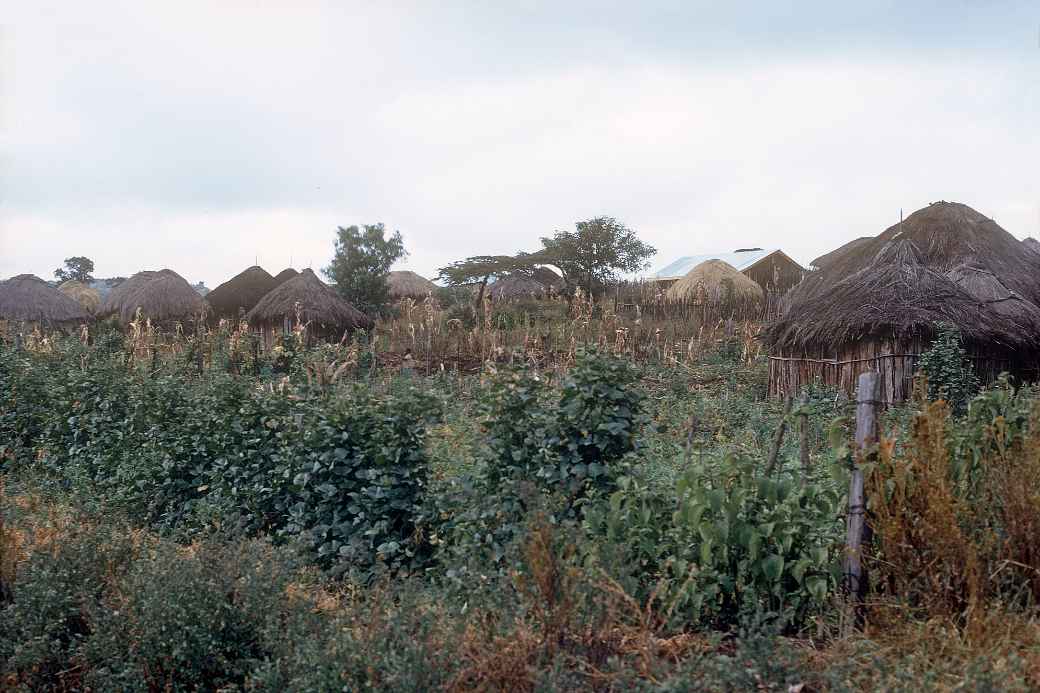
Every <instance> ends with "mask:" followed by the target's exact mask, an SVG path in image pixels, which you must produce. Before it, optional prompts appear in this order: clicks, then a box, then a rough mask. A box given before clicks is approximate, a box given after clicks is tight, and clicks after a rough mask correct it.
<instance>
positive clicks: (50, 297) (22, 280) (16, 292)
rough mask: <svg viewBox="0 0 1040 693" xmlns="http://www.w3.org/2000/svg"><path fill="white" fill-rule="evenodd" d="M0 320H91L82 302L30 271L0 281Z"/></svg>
mask: <svg viewBox="0 0 1040 693" xmlns="http://www.w3.org/2000/svg"><path fill="white" fill-rule="evenodd" d="M0 320H12V321H22V320H24V321H26V322H38V323H42V324H45V325H58V324H63V323H72V322H82V321H85V320H90V315H89V314H88V313H87V311H86V310H84V308H83V306H81V305H80V304H79V303H77V302H76V301H75V300H73V299H72V298H69V297H68V296H66V295H65V294H63V293H62V292H60V291H58V290H57V289H55V288H54V287H53V286H51V285H50V284H48V283H47V282H45V281H43V280H42V279H40V278H39V277H37V276H35V275H32V274H19V275H18V276H17V277H11V278H10V279H8V280H7V281H2V282H0Z"/></svg>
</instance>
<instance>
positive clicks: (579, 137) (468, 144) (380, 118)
mask: <svg viewBox="0 0 1040 693" xmlns="http://www.w3.org/2000/svg"><path fill="white" fill-rule="evenodd" d="M853 5H855V6H853ZM1038 162H1040V3H1037V2H1035V0H1032V1H1030V2H986V3H981V2H956V1H947V2H908V1H907V0H902V1H900V2H869V1H868V0H864V1H863V2H859V3H854V4H853V3H835V2H831V1H828V2H822V1H820V2H818V1H816V0H807V1H803V2H798V3H777V2H762V3H749V2H743V3H741V2H730V3H718V2H696V1H692V0H686V1H682V2H680V1H674V2H666V1H660V2H654V1H652V0H647V1H644V2H638V3H634V2H562V1H561V2H504V1H503V2H494V3H488V2H451V1H450V0H448V1H444V2H427V3H405V2H390V3H373V2H364V3H360V2H359V3H351V2H334V3H320V2H306V0H304V1H293V2H289V1H288V0H282V1H279V2H260V1H256V0H254V1H253V2H238V1H237V0H220V1H218V2H212V1H211V0H207V1H205V2H195V1H194V0H178V1H177V2H158V1H155V0H152V1H150V2H140V0H137V1H135V2H109V1H106V0H92V1H91V2H89V3H87V2H79V1H78V0H77V1H72V2H66V3H48V2H46V1H45V0H44V1H43V2H32V3H25V2H16V1H14V0H0V278H6V277H9V276H12V275H15V274H20V273H24V272H31V273H34V274H38V275H40V276H44V277H47V278H50V277H51V276H52V273H53V271H54V269H55V268H57V267H58V266H60V265H61V264H62V261H63V260H64V258H66V257H69V256H74V255H86V256H87V257H90V258H91V259H93V261H94V263H95V266H96V269H95V276H99V277H108V276H126V275H129V274H132V273H133V272H136V271H139V270H142V269H159V268H162V267H169V268H171V269H174V270H176V271H177V272H179V273H180V274H182V275H183V276H184V277H185V278H187V279H188V280H189V281H192V282H196V281H204V282H205V283H206V284H207V285H208V286H210V287H213V286H216V285H218V284H220V283H221V282H223V281H225V280H227V279H228V278H230V277H231V276H233V275H234V274H236V273H237V272H239V271H241V270H242V269H244V268H246V267H248V266H250V265H253V264H256V263H257V262H259V264H261V265H262V266H264V267H265V268H266V269H268V270H269V271H270V272H271V273H272V274H274V273H276V272H278V271H280V270H281V269H284V268H285V267H287V266H290V265H291V266H294V267H296V268H297V269H302V268H304V267H313V268H314V269H315V270H318V269H320V268H322V267H324V266H326V265H327V263H328V261H329V260H330V258H331V256H332V252H333V243H334V239H335V230H336V227H337V226H349V225H351V224H364V223H376V222H382V223H384V224H386V226H387V227H388V229H391V230H399V231H400V232H401V234H402V235H403V237H404V240H405V245H406V247H407V249H408V251H409V256H408V257H407V258H406V259H405V260H403V261H401V262H400V263H398V265H397V266H396V268H397V269H411V270H414V271H417V272H419V273H420V274H424V275H427V276H433V275H435V274H436V271H437V269H438V268H439V267H441V266H444V265H446V264H448V263H450V262H452V261H454V260H457V259H460V258H463V257H466V256H469V255H476V254H500V253H502V254H504V253H510V254H511V253H515V252H518V251H532V250H536V249H537V248H538V247H539V238H541V237H543V236H547V235H551V234H552V233H553V232H554V231H555V230H557V229H572V228H573V224H574V223H575V222H576V221H579V220H583V219H588V218H591V217H595V216H601V215H606V216H612V217H615V218H617V219H618V220H620V221H621V222H623V223H624V224H626V225H627V226H628V227H629V228H632V229H634V230H635V231H636V232H637V233H638V235H639V236H640V238H642V239H643V240H644V241H646V242H648V243H650V244H651V245H653V246H654V247H656V248H657V249H658V254H657V255H656V256H655V257H654V258H653V259H652V261H651V267H650V271H653V270H654V269H657V268H658V267H661V266H664V265H666V264H668V263H670V262H671V261H672V260H674V259H675V258H677V257H679V256H682V255H692V254H699V253H709V252H720V251H731V250H733V249H735V248H738V247H754V246H762V247H781V248H783V249H784V250H785V251H786V252H787V253H788V254H789V255H791V256H792V257H794V258H795V259H796V260H799V261H801V262H802V263H803V264H806V263H808V262H809V261H810V260H811V259H812V258H814V257H816V256H818V255H820V254H822V253H824V252H826V251H828V250H831V249H833V248H835V247H837V246H838V245H841V244H842V243H844V242H846V241H848V240H851V239H852V238H856V237H859V236H864V235H875V234H877V233H880V232H881V231H883V230H884V229H885V228H887V227H888V226H890V225H891V224H894V223H896V222H897V221H898V220H899V215H900V211H901V210H902V212H903V213H905V214H909V213H910V212H912V211H913V210H915V209H918V208H920V207H923V206H926V205H927V204H928V203H929V202H931V201H934V200H940V199H944V200H955V201H958V202H964V203H966V204H969V205H971V206H972V207H974V208H976V209H977V210H979V211H980V212H982V213H984V214H986V215H988V216H990V217H992V218H994V219H995V220H996V221H997V223H999V224H1000V225H1001V226H1003V227H1004V228H1005V229H1007V230H1008V231H1009V232H1011V233H1012V234H1013V235H1015V236H1017V237H1019V238H1024V237H1026V236H1030V235H1032V236H1037V237H1040V170H1038V169H1040V164H1038Z"/></svg>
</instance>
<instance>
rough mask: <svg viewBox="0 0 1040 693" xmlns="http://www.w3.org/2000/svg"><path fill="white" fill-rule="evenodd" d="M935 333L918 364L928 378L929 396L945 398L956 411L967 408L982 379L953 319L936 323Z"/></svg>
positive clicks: (959, 411)
mask: <svg viewBox="0 0 1040 693" xmlns="http://www.w3.org/2000/svg"><path fill="white" fill-rule="evenodd" d="M936 332H937V334H936V337H935V339H934V340H933V341H932V344H931V346H930V347H929V348H928V350H927V351H925V352H924V353H923V354H921V356H920V357H919V358H918V361H917V367H918V369H919V370H920V371H921V373H922V374H924V376H925V377H926V378H927V379H928V396H929V398H930V399H933V400H936V399H944V400H946V401H947V402H948V403H949V404H950V406H951V407H952V408H953V410H954V411H955V412H958V413H963V412H965V411H967V408H968V403H969V402H970V401H971V398H972V397H974V396H975V393H977V392H978V391H979V387H980V385H979V379H978V376H976V375H975V371H974V369H973V368H972V366H971V362H970V361H969V360H968V358H967V351H965V349H964V346H963V345H962V343H961V334H960V331H959V330H958V329H957V328H956V327H955V326H954V325H952V324H950V323H939V324H938V325H936Z"/></svg>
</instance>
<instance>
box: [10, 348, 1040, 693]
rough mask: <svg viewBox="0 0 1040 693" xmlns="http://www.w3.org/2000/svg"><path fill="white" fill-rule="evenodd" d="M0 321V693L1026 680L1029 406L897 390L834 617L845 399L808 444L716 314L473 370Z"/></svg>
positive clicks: (1035, 525) (800, 410)
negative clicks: (645, 352)
mask: <svg viewBox="0 0 1040 693" xmlns="http://www.w3.org/2000/svg"><path fill="white" fill-rule="evenodd" d="M213 340H214V341H213V343H212V344H210V345H208V347H207V348H208V349H209V351H208V352H207V353H208V357H207V358H206V359H202V358H201V354H202V349H203V345H201V344H200V343H197V342H193V341H191V340H190V339H189V340H188V341H187V342H185V343H184V344H180V345H174V346H173V347H172V348H169V349H168V350H166V351H163V352H162V353H159V352H158V351H157V350H156V349H155V348H154V346H153V347H152V348H151V349H149V348H148V347H147V346H142V345H141V344H140V343H137V342H135V341H134V340H132V339H131V340H126V339H124V338H123V336H122V335H120V334H118V333H108V334H101V335H98V336H95V338H94V341H93V344H91V345H90V346H84V344H83V343H81V341H79V340H78V339H63V340H62V339H59V340H46V341H42V340H33V341H31V342H30V343H29V344H28V345H27V347H26V348H24V349H20V350H16V349H15V348H14V345H12V344H6V343H3V342H2V341H0V465H2V466H0V469H2V475H0V484H2V485H4V486H5V487H6V488H3V490H0V681H2V682H3V686H4V687H6V688H10V689H14V690H76V689H85V688H90V689H94V690H113V689H118V690H156V689H163V690H165V689H169V690H216V689H220V690H293V691H295V690H362V689H372V690H436V689H446V690H587V689H595V690H629V689H634V690H647V691H673V690H676V691H678V690H732V691H743V690H763V691H789V690H850V691H851V690H872V689H885V690H920V689H922V688H925V689H945V690H995V689H1001V690H1029V689H1030V688H1033V687H1035V686H1036V685H1037V684H1038V683H1040V678H1038V672H1040V626H1038V624H1037V621H1036V620H1035V616H1036V613H1035V609H1036V607H1037V600H1038V599H1040V581H1038V580H1037V579H1036V575H1040V553H1038V552H1037V551H1035V550H1034V548H1033V547H1034V544H1035V542H1034V541H1033V540H1032V538H1033V537H1035V536H1036V533H1037V532H1038V531H1040V500H1038V499H1037V493H1036V489H1037V488H1040V466H1038V464H1037V460H1040V407H1038V403H1037V400H1036V398H1035V397H1034V395H1033V393H1032V392H1031V391H1030V390H1028V389H1022V390H1018V391H1016V390H1014V389H1013V388H1011V387H1010V385H1008V384H1007V383H999V384H998V385H997V387H995V388H992V389H989V390H985V391H983V392H981V393H980V394H979V395H978V396H977V397H975V398H974V399H972V400H971V402H970V406H969V407H966V411H965V414H964V415H963V416H961V415H953V414H951V413H950V411H949V407H948V406H947V405H946V404H944V403H940V404H930V403H928V402H927V401H925V400H924V399H923V398H922V400H921V401H920V402H917V403H915V404H913V405H912V406H909V407H907V408H905V409H901V410H898V411H893V412H890V413H889V414H888V415H887V419H886V420H887V422H888V423H887V426H886V430H890V431H892V435H891V436H890V437H886V438H885V439H883V441H882V443H881V445H880V449H879V451H878V454H877V457H876V461H874V462H872V463H871V464H870V465H869V467H868V469H867V472H868V474H867V478H868V484H867V485H868V489H867V490H868V495H869V497H870V508H871V512H872V518H873V523H874V525H875V530H876V539H875V542H874V543H873V544H872V545H871V552H870V555H869V556H868V560H867V564H868V567H869V568H870V573H869V574H870V578H871V583H872V586H873V596H874V598H873V599H872V601H871V603H870V604H869V605H868V606H867V607H866V609H865V613H864V619H865V623H864V625H863V627H862V628H861V630H860V631H859V632H858V633H857V634H856V635H854V636H851V637H842V635H841V632H842V628H841V625H842V619H843V618H844V617H845V613H846V612H845V610H844V608H843V607H842V595H841V589H840V587H841V584H840V583H841V575H840V563H841V556H842V547H843V541H844V527H845V522H844V518H845V504H846V500H845V490H846V488H847V484H848V478H847V475H848V464H849V462H850V455H851V453H850V448H849V430H848V423H847V419H846V414H847V413H848V408H847V404H846V403H844V402H842V400H841V399H840V398H838V397H836V396H835V393H833V392H827V391H824V390H820V389H813V390H810V391H807V392H806V393H804V394H805V396H804V398H803V399H802V400H801V403H800V404H799V406H798V407H797V408H795V409H794V411H792V412H791V413H790V414H789V417H790V418H789V421H788V423H789V424H790V425H791V426H792V427H794V426H797V425H799V423H798V422H799V421H803V422H804V423H805V425H806V426H807V428H806V430H805V435H804V440H805V441H806V444H807V445H808V452H809V453H810V464H809V466H808V467H803V464H802V462H801V459H800V454H799V452H800V451H799V436H797V435H791V434H789V435H788V436H787V437H786V438H785V439H784V440H783V442H782V444H781V446H780V454H779V458H778V459H779V461H778V463H777V464H776V466H775V467H774V468H773V469H772V470H771V471H770V470H768V469H767V464H766V460H767V458H768V456H769V451H770V448H771V446H772V440H773V437H774V434H775V431H776V430H777V427H778V425H779V423H780V421H781V418H782V417H783V416H784V414H783V411H782V409H781V407H780V406H779V405H778V404H777V403H775V402H769V401H767V400H766V399H765V397H764V394H765V392H764V391H765V383H764V373H763V368H764V365H763V363H762V361H761V359H760V358H755V357H754V356H753V355H752V356H751V357H750V358H748V357H747V354H746V349H744V348H742V347H741V343H740V342H739V341H737V340H736V339H728V340H725V339H724V340H720V341H718V342H715V343H714V345H713V346H712V347H711V348H710V349H703V350H697V351H696V352H695V350H694V349H693V347H692V346H690V347H689V348H688V349H687V351H689V353H690V354H694V353H696V357H692V356H691V357H690V358H688V359H686V360H684V361H678V360H674V359H673V360H671V361H670V362H669V361H664V360H661V361H657V362H647V363H643V364H641V365H639V366H638V367H637V366H636V365H635V364H634V362H633V360H632V359H629V358H622V357H618V356H614V355H611V354H610V353H607V350H606V349H602V348H601V349H599V350H596V349H593V348H591V347H589V348H581V347H578V348H576V350H575V353H574V355H573V358H572V359H569V360H568V361H567V363H566V366H565V367H559V368H556V367H554V368H543V369H536V368H534V367H532V366H531V365H530V364H526V365H525V359H523V358H518V359H513V358H510V357H509V356H508V355H505V354H502V355H500V356H499V358H497V359H495V360H492V361H488V362H486V363H485V364H484V365H483V366H482V367H481V368H480V369H479V371H478V372H475V373H473V374H472V375H467V374H466V373H465V372H462V371H461V370H459V371H457V372H455V373H447V372H445V371H440V372H438V371H436V370H435V369H434V370H431V373H430V374H429V375H427V376H421V375H419V374H417V373H416V372H415V370H414V368H412V367H411V366H408V365H406V364H401V365H389V364H388V363H387V362H386V360H385V358H384V359H381V358H380V357H381V356H383V355H382V354H377V352H376V351H375V346H373V344H370V343H369V342H370V339H369V335H364V334H359V335H358V336H357V339H356V341H355V342H354V343H352V344H343V345H336V346H330V345H323V346H320V347H315V348H312V349H307V348H303V347H302V346H301V345H300V344H299V343H297V342H296V341H295V338H293V337H289V338H287V339H286V340H284V341H283V343H282V344H281V345H280V346H279V348H278V349H275V350H272V353H270V354H265V353H260V352H259V351H258V350H256V349H254V348H253V347H252V345H251V343H250V342H249V339H248V337H247V336H245V335H237V333H236V334H235V335H216V336H215V337H213Z"/></svg>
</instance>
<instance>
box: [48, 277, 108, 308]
mask: <svg viewBox="0 0 1040 693" xmlns="http://www.w3.org/2000/svg"><path fill="white" fill-rule="evenodd" d="M58 291H60V292H62V293H63V294H65V295H66V296H68V297H69V298H71V299H72V300H74V301H75V302H76V303H78V304H80V305H81V306H83V309H84V310H85V311H87V312H88V313H90V314H91V315H94V314H95V313H97V311H98V308H100V307H101V293H100V292H99V291H98V290H97V289H94V288H91V287H89V286H87V285H86V284H83V283H82V282H78V281H75V280H74V279H70V280H69V281H67V282H63V283H62V284H61V286H59V287H58Z"/></svg>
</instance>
